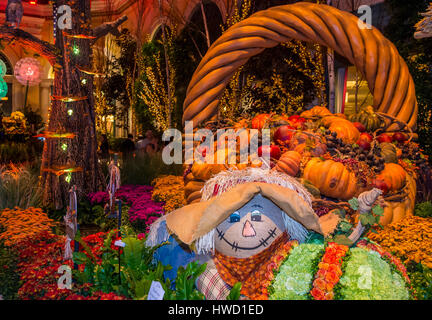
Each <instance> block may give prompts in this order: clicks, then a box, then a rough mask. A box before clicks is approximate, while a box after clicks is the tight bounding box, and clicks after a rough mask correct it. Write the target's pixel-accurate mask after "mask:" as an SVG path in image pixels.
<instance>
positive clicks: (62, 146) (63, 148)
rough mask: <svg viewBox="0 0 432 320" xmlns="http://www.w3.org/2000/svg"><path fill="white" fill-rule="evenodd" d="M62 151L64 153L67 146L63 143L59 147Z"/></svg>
mask: <svg viewBox="0 0 432 320" xmlns="http://www.w3.org/2000/svg"><path fill="white" fill-rule="evenodd" d="M60 148H61V149H62V150H63V151H66V150H67V144H66V143H63V144H62V145H61V147H60Z"/></svg>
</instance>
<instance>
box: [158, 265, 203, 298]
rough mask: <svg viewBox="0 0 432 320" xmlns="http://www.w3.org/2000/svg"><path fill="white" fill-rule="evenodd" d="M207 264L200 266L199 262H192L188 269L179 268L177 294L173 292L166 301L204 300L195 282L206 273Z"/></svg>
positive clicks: (176, 283) (176, 282)
mask: <svg viewBox="0 0 432 320" xmlns="http://www.w3.org/2000/svg"><path fill="white" fill-rule="evenodd" d="M206 266H207V264H202V265H200V264H199V263H198V262H197V261H194V262H191V263H189V264H188V265H187V266H186V269H185V268H183V267H179V268H178V270H177V278H176V280H175V286H176V289H175V292H171V293H170V294H169V296H167V297H166V300H204V295H203V294H202V293H201V292H199V291H198V290H196V287H195V281H196V280H197V279H198V277H199V276H200V275H201V274H202V273H203V272H204V271H205V269H206Z"/></svg>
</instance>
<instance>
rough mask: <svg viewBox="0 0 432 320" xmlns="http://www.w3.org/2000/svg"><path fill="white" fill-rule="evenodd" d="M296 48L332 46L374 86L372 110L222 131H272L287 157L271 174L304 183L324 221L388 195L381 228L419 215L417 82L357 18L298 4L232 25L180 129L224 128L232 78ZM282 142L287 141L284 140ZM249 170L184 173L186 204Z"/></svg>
mask: <svg viewBox="0 0 432 320" xmlns="http://www.w3.org/2000/svg"><path fill="white" fill-rule="evenodd" d="M291 39H295V40H302V41H306V42H313V43H318V44H321V45H324V46H327V47H329V48H331V49H333V50H335V51H336V52H337V53H338V54H340V55H342V56H344V57H345V58H347V59H348V61H350V62H351V63H352V64H354V65H355V66H356V68H357V69H358V70H359V71H360V72H361V73H362V74H363V76H364V77H365V79H367V81H368V85H369V89H370V91H371V93H372V94H373V97H374V99H373V101H374V103H373V106H370V107H368V108H365V109H364V110H362V111H361V112H360V113H358V114H354V115H352V116H350V117H349V119H347V118H346V116H344V115H341V114H337V115H333V114H331V113H330V112H329V110H328V109H326V108H325V107H318V106H317V107H314V108H312V109H311V110H308V111H305V112H303V113H302V114H300V115H294V116H293V115H291V116H289V115H274V114H261V115H256V116H255V118H254V119H252V120H251V119H243V120H242V121H240V122H237V123H229V121H228V122H226V123H225V124H222V127H231V128H246V129H250V128H253V129H262V128H270V129H271V130H272V140H273V144H274V145H275V146H276V147H277V148H279V149H280V151H281V156H280V155H277V156H274V157H273V154H272V157H273V158H272V167H273V170H279V171H281V172H284V173H286V174H289V175H292V176H296V177H298V178H299V179H300V180H301V181H302V182H303V183H304V184H305V186H306V187H308V189H309V190H310V191H311V192H312V193H313V194H314V195H316V201H315V204H316V205H315V207H316V209H317V213H320V211H322V210H324V209H325V208H326V207H327V208H330V209H332V208H335V207H344V206H345V207H346V206H347V203H346V201H347V200H349V199H351V198H352V197H355V196H358V195H359V194H360V193H361V192H363V191H365V190H370V189H372V188H373V187H379V188H381V189H382V190H383V191H384V194H385V212H384V216H383V217H382V219H381V222H382V223H384V224H388V223H391V222H394V221H398V220H400V219H402V218H403V217H405V216H406V215H409V214H412V211H413V209H414V203H415V197H416V179H419V177H422V179H424V176H425V172H426V173H427V172H429V173H430V168H429V166H427V159H426V157H425V156H423V155H421V153H420V150H419V148H418V145H417V144H415V143H414V142H412V138H413V137H414V136H415V133H414V130H415V128H416V120H417V100H416V96H415V89H414V83H413V79H412V77H411V75H410V73H409V71H408V67H407V65H406V63H405V62H404V60H403V59H402V58H401V56H400V55H399V53H398V51H397V49H396V47H395V46H394V45H393V44H392V43H391V42H390V41H389V40H388V39H386V38H385V37H384V36H383V35H382V34H381V33H380V32H379V31H378V30H377V29H376V28H373V27H372V28H370V29H368V28H366V27H363V26H362V25H361V23H359V19H358V18H357V17H356V16H354V15H352V14H350V13H347V12H343V11H341V10H338V9H336V8H334V7H330V6H327V5H319V4H313V3H302V2H300V3H296V4H291V5H284V6H279V7H273V8H270V9H267V10H265V11H261V12H257V13H256V14H254V15H252V16H251V17H250V18H248V19H245V20H243V21H241V22H240V23H237V24H235V25H234V26H232V27H231V28H229V29H228V30H227V31H226V32H225V33H224V34H223V35H222V36H221V37H220V38H219V39H218V40H217V41H216V42H215V43H214V44H213V45H212V46H211V48H210V49H209V50H208V52H207V54H206V55H205V57H204V58H203V59H202V61H201V63H200V64H199V66H198V68H197V69H196V71H195V73H194V75H193V77H192V80H191V82H190V84H189V87H188V91H187V96H186V99H185V102H184V113H183V121H193V124H194V126H197V125H199V124H203V123H205V122H206V121H210V122H207V127H212V126H215V124H216V126H217V124H218V123H219V125H220V123H221V122H220V120H217V114H218V106H219V100H220V97H221V95H222V93H223V92H224V90H225V88H226V86H227V84H228V82H229V81H230V80H231V78H232V76H233V74H234V73H235V72H236V71H237V70H238V69H239V68H240V67H241V66H242V65H244V64H245V63H246V62H247V61H248V60H249V59H250V58H251V57H253V56H255V55H258V54H259V53H261V52H262V51H263V50H265V49H266V48H271V47H275V46H277V45H278V44H280V43H283V42H286V41H289V40H291ZM218 121H219V122H218ZM306 122H309V124H308V125H307V126H306V125H305V124H306ZM281 128H282V129H281ZM213 129H214V128H213ZM403 130H405V131H406V133H402V132H400V131H403ZM278 131H281V132H278ZM281 136H282V138H283V139H282V140H283V141H282V140H280V139H278V138H280V137H281ZM363 141H365V143H363ZM276 154H277V152H276ZM243 166H244V165H228V164H225V165H224V164H222V165H221V164H218V165H208V164H198V163H194V164H193V165H189V166H187V168H186V170H185V186H186V198H187V202H188V203H192V202H197V201H200V199H201V193H200V190H201V188H202V187H203V185H204V183H205V181H206V180H208V179H209V178H211V177H212V176H213V175H215V174H217V173H218V172H220V171H222V170H226V169H228V168H234V169H236V168H237V169H242V167H243ZM426 175H427V174H426ZM323 208H324V209H323ZM324 211H325V210H324Z"/></svg>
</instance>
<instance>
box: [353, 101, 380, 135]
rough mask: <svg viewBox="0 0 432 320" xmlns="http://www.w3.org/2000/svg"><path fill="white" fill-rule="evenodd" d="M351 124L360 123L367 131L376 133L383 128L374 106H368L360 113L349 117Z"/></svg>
mask: <svg viewBox="0 0 432 320" xmlns="http://www.w3.org/2000/svg"><path fill="white" fill-rule="evenodd" d="M348 119H349V120H350V121H351V122H360V123H361V124H363V125H364V126H365V128H366V131H375V130H377V129H378V128H379V127H380V126H381V119H380V118H379V117H378V115H377V114H376V113H375V111H374V109H373V107H372V106H368V107H366V108H365V109H363V110H361V111H360V112H359V113H356V114H352V115H350V116H349V117H348Z"/></svg>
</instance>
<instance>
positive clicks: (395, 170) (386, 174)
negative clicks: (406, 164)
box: [377, 163, 407, 191]
mask: <svg viewBox="0 0 432 320" xmlns="http://www.w3.org/2000/svg"><path fill="white" fill-rule="evenodd" d="M406 176H407V174H406V171H405V170H404V168H402V167H401V166H400V165H398V164H396V163H386V164H385V165H384V170H383V171H381V173H380V174H379V175H378V176H377V180H383V181H384V182H385V183H386V184H387V186H388V187H389V190H390V191H399V190H400V189H402V188H403V187H404V186H405V184H406Z"/></svg>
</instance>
